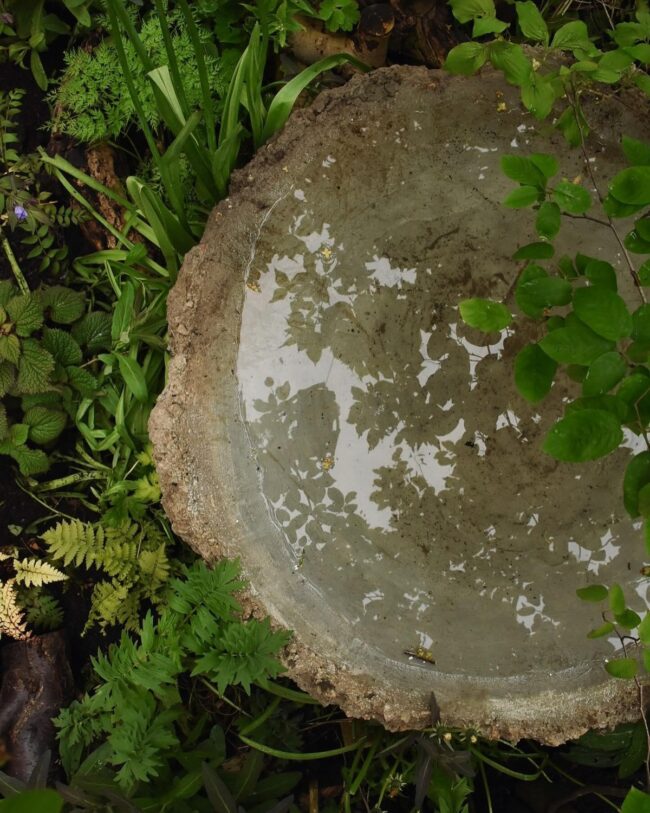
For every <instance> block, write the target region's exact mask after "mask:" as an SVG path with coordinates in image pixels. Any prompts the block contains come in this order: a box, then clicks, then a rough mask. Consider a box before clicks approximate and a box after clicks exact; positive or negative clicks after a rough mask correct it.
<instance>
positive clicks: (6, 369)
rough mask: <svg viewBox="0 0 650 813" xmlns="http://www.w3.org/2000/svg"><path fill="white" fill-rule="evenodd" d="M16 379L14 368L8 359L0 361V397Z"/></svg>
mask: <svg viewBox="0 0 650 813" xmlns="http://www.w3.org/2000/svg"><path fill="white" fill-rule="evenodd" d="M15 380H16V368H15V367H14V366H13V364H10V363H9V362H8V361H0V398H3V397H4V396H5V395H6V394H7V393H8V392H9V390H10V389H11V388H12V387H13V385H14V381H15Z"/></svg>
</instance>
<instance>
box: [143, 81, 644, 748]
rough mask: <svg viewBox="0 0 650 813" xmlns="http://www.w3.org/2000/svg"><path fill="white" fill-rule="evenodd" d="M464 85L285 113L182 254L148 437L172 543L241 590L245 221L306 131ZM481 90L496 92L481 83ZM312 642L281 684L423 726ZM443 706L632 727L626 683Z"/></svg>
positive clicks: (559, 722)
mask: <svg viewBox="0 0 650 813" xmlns="http://www.w3.org/2000/svg"><path fill="white" fill-rule="evenodd" d="M486 75H488V76H490V75H491V74H490V73H489V72H487V73H486ZM464 81H466V80H465V78H463V77H450V76H448V75H446V74H444V73H442V72H440V71H427V70H426V69H422V68H405V67H399V68H388V69H383V70H380V71H376V72H374V73H373V74H371V75H368V76H365V77H355V78H354V79H353V80H351V81H350V82H349V83H348V84H347V85H345V86H344V87H342V88H338V89H336V90H332V91H326V92H324V93H322V94H321V95H320V96H319V97H318V98H317V100H316V101H315V102H314V104H313V105H312V106H311V107H309V108H307V109H304V110H300V111H297V112H296V113H294V115H293V116H292V117H291V119H290V121H289V123H288V125H287V126H286V127H285V129H284V130H283V131H282V132H281V133H280V134H278V136H276V137H275V138H274V139H273V140H272V141H271V142H270V143H269V144H268V145H266V146H265V147H264V148H263V149H262V150H261V151H260V152H259V153H258V154H257V155H256V156H255V158H254V159H253V160H252V162H251V163H250V164H249V165H248V166H247V167H245V168H244V169H243V170H241V171H239V172H237V173H236V174H235V176H234V178H233V181H232V184H231V191H230V196H229V198H227V199H226V200H224V201H223V202H222V203H221V204H220V205H219V206H218V207H217V208H216V209H215V210H214V212H213V213H212V215H211V216H210V219H209V223H208V226H207V229H206V234H205V236H204V238H203V240H202V242H201V244H200V245H198V246H197V247H196V248H195V249H193V250H192V251H191V252H190V253H189V254H188V255H187V257H186V259H185V262H184V265H183V268H182V270H181V273H180V275H179V279H178V282H177V283H176V285H175V287H174V289H173V290H172V292H171V294H170V296H169V304H168V314H169V329H170V347H171V354H172V357H171V362H170V369H169V383H168V385H167V387H166V389H165V391H164V392H163V394H162V395H161V397H160V399H159V401H158V404H157V406H156V408H155V409H154V412H153V414H152V418H151V422H150V434H151V438H152V441H153V444H154V455H155V459H156V462H157V468H158V473H159V477H160V483H161V488H162V493H163V505H164V507H165V510H166V512H167V515H168V516H169V517H170V519H171V522H172V525H173V528H174V530H175V532H176V533H177V534H178V535H179V536H180V537H181V538H183V539H184V540H185V541H186V542H187V543H188V544H189V545H190V546H191V547H192V548H193V549H194V550H195V551H196V552H197V553H198V554H200V555H201V556H202V557H203V558H204V559H206V560H207V561H215V560H216V559H218V558H221V557H240V558H242V565H243V570H244V575H245V576H247V577H249V578H250V572H251V563H250V562H249V561H247V558H246V555H245V554H244V555H242V551H243V550H244V549H245V545H244V544H243V543H244V538H245V528H244V523H243V522H242V520H241V516H240V515H239V513H238V509H237V507H236V506H237V504H238V501H239V500H240V498H241V496H242V495H241V494H240V493H238V491H237V488H236V486H235V483H236V479H237V478H236V477H235V476H234V471H233V464H232V454H234V453H236V450H233V452H232V453H231V452H230V451H229V449H230V444H231V436H230V429H229V428H228V427H227V422H228V421H229V420H230V417H229V416H236V415H237V414H238V411H239V405H238V400H237V382H236V377H235V367H236V356H237V351H238V343H239V327H240V319H241V306H242V297H243V291H242V289H243V288H244V286H243V283H242V278H241V275H240V274H237V273H234V272H233V268H237V267H238V266H239V267H243V266H244V264H245V261H246V257H247V254H248V253H250V251H251V240H252V238H253V235H251V223H259V221H260V218H261V217H262V216H263V214H264V212H265V210H266V209H268V200H269V199H270V198H272V197H273V193H274V191H275V190H276V189H277V185H278V173H281V172H282V167H283V158H284V156H285V155H286V154H287V153H288V152H289V151H291V150H292V149H300V148H301V144H302V139H303V137H304V134H305V132H307V131H309V129H310V128H312V129H313V128H314V127H317V128H318V129H319V132H320V133H327V129H328V127H335V126H336V122H337V118H338V117H339V116H340V115H341V111H344V110H345V109H346V107H347V106H349V105H361V104H365V103H368V101H369V100H372V98H373V96H374V95H376V96H377V97H380V96H383V97H385V96H386V94H388V96H390V94H391V93H395V92H396V89H397V88H400V87H402V86H404V85H405V84H409V83H412V84H413V85H414V86H417V87H419V88H420V89H421V88H422V87H427V88H429V89H431V90H432V91H433V92H435V89H436V87H440V86H443V85H444V86H451V87H453V86H454V83H460V82H464ZM491 81H496V82H497V83H498V82H499V81H500V80H499V79H498V78H496V79H495V77H494V76H493V75H492V79H491ZM502 95H503V96H504V97H505V98H506V100H507V101H508V103H510V104H516V93H515V91H513V90H512V89H511V88H508V86H506V85H505V84H504V85H503V94H502ZM323 138H326V136H323ZM215 418H216V420H215ZM199 427H201V428H200V429H199ZM256 566H260V565H256ZM576 586H579V585H576ZM243 600H244V606H245V608H246V611H247V612H249V613H250V614H253V615H256V616H264V615H267V614H268V615H270V616H271V619H272V620H273V621H274V622H276V623H278V624H280V625H282V624H283V620H284V619H283V618H282V614H281V613H278V612H277V611H276V610H275V608H274V607H273V606H269V603H268V602H266V601H265V598H264V596H261V595H259V594H258V593H257V592H256V590H255V583H254V580H253V583H252V586H251V587H250V588H248V590H247V592H246V593H245V595H244V597H243ZM320 643H321V642H319V641H318V640H314V639H313V638H310V637H308V636H302V637H299V636H294V639H293V640H292V642H291V643H290V645H289V646H288V647H287V648H286V650H285V652H284V654H283V660H284V663H285V665H286V666H287V669H288V676H289V677H291V678H292V679H293V680H295V681H296V683H297V684H298V685H299V686H300V687H301V688H303V689H304V690H305V691H307V692H309V693H310V694H311V695H313V696H314V697H316V698H317V699H319V700H320V701H321V702H322V703H324V704H331V703H336V704H337V705H339V706H341V707H342V708H343V709H344V711H345V712H346V713H347V714H348V715H350V716H351V717H360V718H365V719H373V720H377V721H379V722H381V723H382V724H383V725H384V726H386V727H387V728H389V729H392V730H404V729H417V728H424V727H427V726H428V725H430V722H431V712H430V693H427V692H423V691H421V690H419V689H418V690H410V689H408V688H405V687H404V686H402V687H395V686H390V685H387V683H386V682H385V681H383V680H382V679H381V673H382V662H381V659H375V660H374V661H373V658H372V656H370V657H369V661H368V663H367V667H366V668H359V667H354V668H353V667H352V666H351V665H350V664H349V663H346V662H345V660H344V659H341V658H340V657H333V655H332V653H331V652H327V651H324V650H323V648H322V646H320ZM599 668H601V669H602V667H599ZM513 687H514V683H513ZM443 699H444V702H441V703H440V706H441V713H442V716H441V722H442V723H443V724H444V725H446V726H450V727H462V728H471V729H474V730H476V731H478V732H480V733H482V734H484V735H487V736H489V737H494V738H496V737H502V738H506V739H509V740H518V739H520V738H524V737H526V738H533V739H536V740H538V741H540V742H544V743H548V744H559V743H562V742H565V741H566V740H568V739H573V738H576V737H578V736H580V735H581V734H582V733H584V732H585V731H586V730H588V729H590V728H599V727H611V726H614V725H616V724H618V723H621V722H624V721H631V720H635V719H637V718H638V716H639V699H638V695H637V689H636V687H635V685H634V684H633V683H631V682H629V681H623V680H619V681H617V680H612V679H602V680H600V681H599V682H598V681H596V682H594V683H593V684H592V685H589V686H581V687H579V688H578V689H575V690H569V689H566V687H564V686H562V687H558V686H554V685H552V684H550V685H548V686H547V687H543V688H541V689H540V688H539V687H538V690H536V691H535V692H534V693H533V694H528V695H524V694H521V693H519V692H517V691H514V692H513V694H512V696H508V695H507V694H504V695H503V696H500V697H497V696H491V695H490V693H489V691H488V688H484V689H481V688H480V687H479V688H477V687H476V686H472V687H467V686H463V685H462V684H459V685H458V686H457V687H456V688H454V687H451V688H450V687H449V686H447V687H446V688H445V689H444V691H443Z"/></svg>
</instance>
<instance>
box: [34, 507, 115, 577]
mask: <svg viewBox="0 0 650 813" xmlns="http://www.w3.org/2000/svg"><path fill="white" fill-rule="evenodd" d="M41 539H42V540H43V541H44V542H45V544H46V545H47V549H48V552H49V554H50V556H52V558H53V559H63V565H64V566H66V565H69V564H70V563H71V562H74V563H75V565H76V566H77V567H79V566H80V565H82V564H85V566H86V567H90V566H91V565H93V564H94V563H95V559H96V557H97V554H98V552H99V551H100V550H101V549H102V548H103V545H104V530H103V528H102V527H101V525H97V526H93V525H92V524H91V523H83V522H81V521H80V520H78V519H74V520H72V521H71V522H59V523H57V525H56V526H55V527H54V528H50V530H49V531H46V532H45V533H44V534H43V535H42V536H41Z"/></svg>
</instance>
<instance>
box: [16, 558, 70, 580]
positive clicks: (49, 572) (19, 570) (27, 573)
mask: <svg viewBox="0 0 650 813" xmlns="http://www.w3.org/2000/svg"><path fill="white" fill-rule="evenodd" d="M14 568H15V569H16V583H17V584H24V585H25V587H41V586H42V585H44V584H52V582H62V581H65V580H66V579H67V578H68V577H67V576H66V574H65V573H62V572H61V571H60V570H57V569H56V568H55V567H54V566H53V565H50V564H48V563H47V562H41V561H40V560H39V559H23V560H22V561H20V560H17V561H15V562H14Z"/></svg>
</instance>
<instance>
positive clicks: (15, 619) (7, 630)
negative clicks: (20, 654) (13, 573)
mask: <svg viewBox="0 0 650 813" xmlns="http://www.w3.org/2000/svg"><path fill="white" fill-rule="evenodd" d="M14 584H15V581H14V579H9V581H6V582H4V584H3V585H2V586H1V587H0V635H8V636H9V637H10V638H15V639H16V640H17V641H26V640H27V639H28V638H31V635H32V633H31V632H30V631H29V630H28V629H27V624H26V622H25V619H24V618H23V611H22V610H21V608H20V607H19V606H18V601H17V598H18V597H17V595H16V591H15V589H14Z"/></svg>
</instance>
